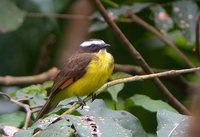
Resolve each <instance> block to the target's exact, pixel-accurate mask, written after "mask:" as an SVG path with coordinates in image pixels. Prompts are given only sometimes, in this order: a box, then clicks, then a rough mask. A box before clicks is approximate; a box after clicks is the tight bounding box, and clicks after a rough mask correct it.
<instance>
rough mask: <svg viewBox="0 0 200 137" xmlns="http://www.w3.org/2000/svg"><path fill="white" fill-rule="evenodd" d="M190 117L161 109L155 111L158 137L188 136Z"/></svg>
mask: <svg viewBox="0 0 200 137" xmlns="http://www.w3.org/2000/svg"><path fill="white" fill-rule="evenodd" d="M190 121H191V117H189V116H185V115H181V114H177V113H174V112H170V111H166V110H161V111H158V112H157V122H158V127H157V136H158V137H189V136H190V135H188V132H187V131H188V129H189V127H190Z"/></svg>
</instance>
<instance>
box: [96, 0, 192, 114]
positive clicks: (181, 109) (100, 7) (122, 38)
mask: <svg viewBox="0 0 200 137" xmlns="http://www.w3.org/2000/svg"><path fill="white" fill-rule="evenodd" d="M94 3H95V4H96V7H97V8H98V10H99V12H100V13H101V15H102V16H103V17H104V19H105V21H106V22H107V23H108V25H109V26H110V27H111V28H112V29H113V31H114V32H115V34H116V36H117V37H118V39H119V40H120V41H121V43H122V44H123V45H124V47H126V48H127V49H128V51H129V52H130V54H131V55H132V57H133V59H134V60H137V61H138V63H139V64H140V66H141V67H142V68H143V70H144V71H145V72H146V73H147V74H151V73H153V71H152V70H151V68H150V66H149V65H148V64H147V62H146V61H145V60H144V58H143V57H142V56H141V55H140V53H139V52H138V51H137V50H136V49H135V48H134V46H133V45H132V44H131V43H130V41H129V40H128V39H127V38H126V36H125V35H124V34H123V33H122V31H121V30H120V29H119V27H118V26H117V25H116V23H115V22H114V21H113V20H111V19H110V17H109V16H108V14H107V12H106V10H105V8H104V6H103V5H102V4H101V2H100V1H99V0H94ZM154 83H155V84H156V85H157V86H158V88H159V89H160V91H161V92H162V94H163V95H164V96H165V97H166V99H167V100H168V102H169V104H171V105H172V106H174V107H175V108H176V109H177V110H178V111H179V112H181V113H183V114H190V112H189V111H188V110H187V108H186V107H185V106H184V105H182V104H181V103H180V102H179V101H178V100H177V99H176V98H175V97H174V96H173V95H172V94H171V93H170V92H169V90H168V89H167V88H166V87H165V85H164V84H163V83H162V82H161V81H160V80H159V79H158V78H154Z"/></svg>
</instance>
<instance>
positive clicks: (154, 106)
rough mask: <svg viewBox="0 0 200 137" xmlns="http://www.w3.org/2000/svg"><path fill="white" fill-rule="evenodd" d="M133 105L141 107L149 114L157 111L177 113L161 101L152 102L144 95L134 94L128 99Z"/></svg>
mask: <svg viewBox="0 0 200 137" xmlns="http://www.w3.org/2000/svg"><path fill="white" fill-rule="evenodd" d="M130 100H131V101H133V103H134V105H136V106H141V107H143V108H144V109H146V110H148V111H150V112H157V111H158V110H162V109H166V110H169V111H172V112H176V113H178V112H177V111H176V110H175V109H174V108H173V107H171V106H170V105H169V104H167V103H166V102H164V101H162V100H153V99H151V98H150V97H148V96H146V95H139V94H136V95H134V96H133V97H131V98H130Z"/></svg>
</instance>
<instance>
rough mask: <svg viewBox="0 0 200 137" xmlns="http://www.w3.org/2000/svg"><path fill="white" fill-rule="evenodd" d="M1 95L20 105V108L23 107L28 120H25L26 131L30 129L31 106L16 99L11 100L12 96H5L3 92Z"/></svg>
mask: <svg viewBox="0 0 200 137" xmlns="http://www.w3.org/2000/svg"><path fill="white" fill-rule="evenodd" d="M0 95H1V96H4V97H6V98H7V99H8V100H9V101H11V102H13V103H15V104H17V105H19V106H20V107H22V108H23V109H24V110H25V111H26V119H25V123H24V129H26V128H28V125H29V121H30V118H31V110H30V107H29V105H27V104H24V103H21V102H19V101H17V100H15V99H13V98H11V97H10V96H8V95H7V94H5V93H3V92H0Z"/></svg>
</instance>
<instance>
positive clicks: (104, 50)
mask: <svg viewBox="0 0 200 137" xmlns="http://www.w3.org/2000/svg"><path fill="white" fill-rule="evenodd" d="M99 53H107V50H106V49H100V50H99Z"/></svg>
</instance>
